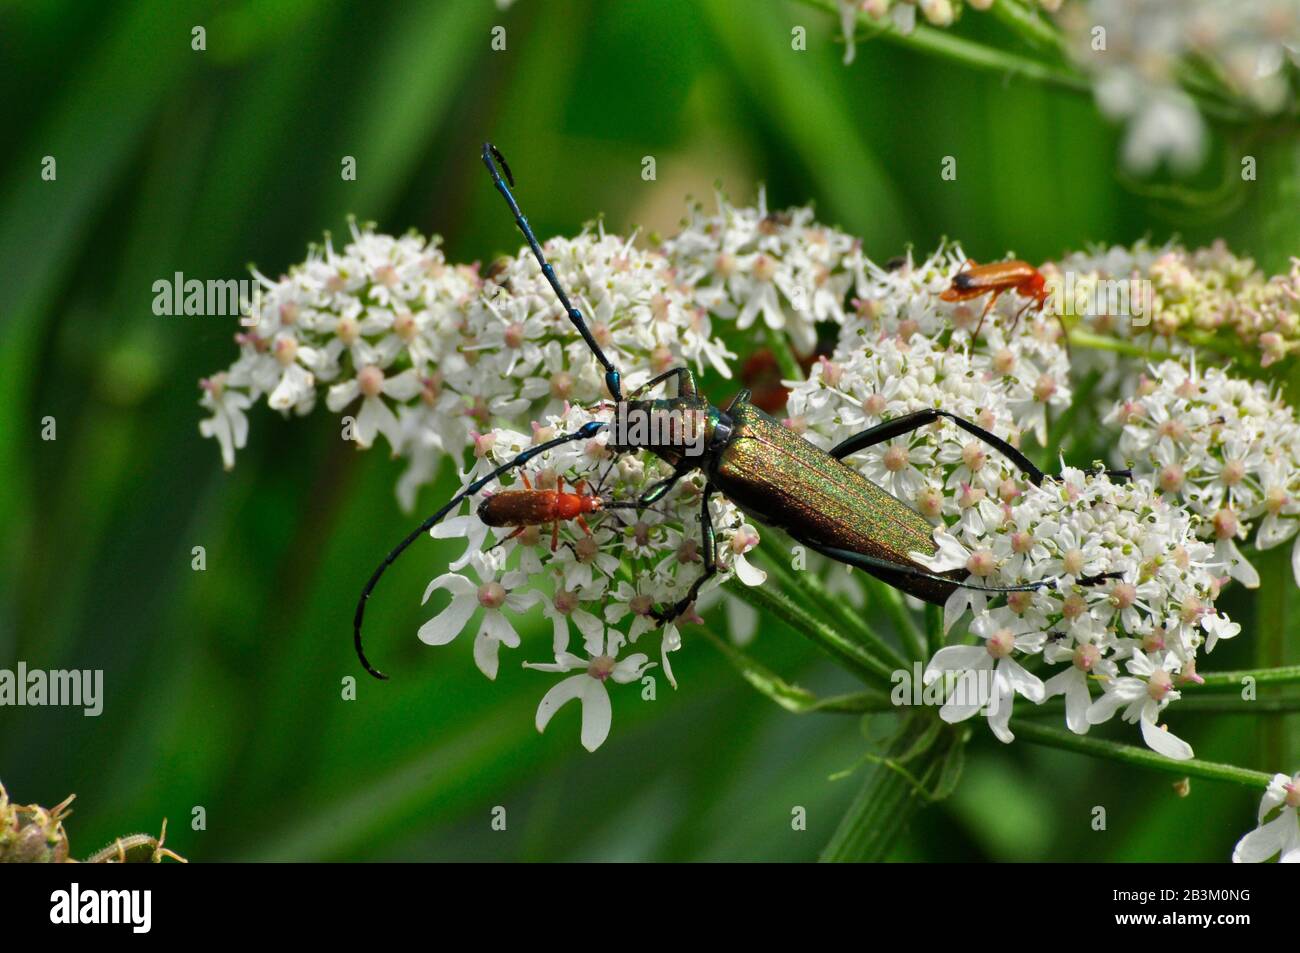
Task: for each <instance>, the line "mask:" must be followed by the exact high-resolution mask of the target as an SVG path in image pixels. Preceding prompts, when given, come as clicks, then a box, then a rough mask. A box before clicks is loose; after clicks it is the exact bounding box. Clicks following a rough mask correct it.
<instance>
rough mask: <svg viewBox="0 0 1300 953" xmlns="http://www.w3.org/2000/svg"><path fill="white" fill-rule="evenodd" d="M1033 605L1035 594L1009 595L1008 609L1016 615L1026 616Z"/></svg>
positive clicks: (1013, 593)
mask: <svg viewBox="0 0 1300 953" xmlns="http://www.w3.org/2000/svg"><path fill="white" fill-rule="evenodd" d="M1033 604H1034V594H1033V593H1032V592H1012V593H1008V595H1007V608H1009V609H1010V610H1011V611H1012V612H1014V613H1015V614H1016V615H1024V614H1025V613H1026V612H1028V611H1029V607H1030V606H1032V605H1033Z"/></svg>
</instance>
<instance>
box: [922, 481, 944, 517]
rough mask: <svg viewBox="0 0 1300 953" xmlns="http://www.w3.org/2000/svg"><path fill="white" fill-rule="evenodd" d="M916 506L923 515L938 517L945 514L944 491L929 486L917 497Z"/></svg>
mask: <svg viewBox="0 0 1300 953" xmlns="http://www.w3.org/2000/svg"><path fill="white" fill-rule="evenodd" d="M916 506H917V508H918V509H919V510H920V511H921V515H922V516H925V517H928V518H929V519H936V518H937V517H939V516H941V515H942V514H943V493H942V492H941V491H940V490H938V489H937V488H935V487H932V486H927V487H926V488H925V489H924V490H922V491H921V494H920V496H918V497H917V498H916Z"/></svg>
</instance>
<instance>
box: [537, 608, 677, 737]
mask: <svg viewBox="0 0 1300 953" xmlns="http://www.w3.org/2000/svg"><path fill="white" fill-rule="evenodd" d="M624 644H625V643H624V639H623V635H622V633H620V632H618V631H617V630H615V629H610V630H609V631H608V633H605V634H602V633H594V634H592V635H588V636H587V637H586V638H585V639H584V645H585V647H586V650H587V654H588V656H589V658H588V659H587V660H585V661H584V660H583V659H581V658H579V657H578V656H576V655H573V654H571V653H569V652H561V653H558V654H557V655H556V657H555V661H554V662H544V663H541V662H525V663H524V667H525V668H532V669H536V670H537V671H540V672H572V671H574V670H575V669H582V670H583V671H582V672H581V673H580V674H578V675H571V676H569V677H568V678H566V679H564V680H563V681H562V682H560V683H559V684H558V685H556V686H555V687H553V688H552V689H551V690H550V691H549V692H547V693H546V694H545V696H543V698H542V702H541V704H540V705H538V706H537V730H538V731H539V732H540V731H545V730H546V726H547V725H548V724H549V723H550V721H551V716H552V715H554V714H555V713H556V712H557V711H558V710H559V709H560V708H562V707H563V706H564V705H565V704H566V703H567V702H570V701H572V700H573V699H575V698H576V699H578V700H579V701H581V703H582V746H583V747H584V748H586V749H587V750H588V751H595V750H596V749H597V748H599V747H600V746H601V745H602V744H604V743H605V739H606V738H607V737H609V726H610V722H611V720H612V717H613V712H612V708H611V705H610V702H609V692H608V690H607V689H606V687H605V683H606V682H607V681H610V680H612V681H614V682H617V683H619V684H620V685H622V684H627V683H628V682H634V681H637V680H638V679H639V678H640V677H641V675H642V674H643V673H644V672H645V670H646V669H647V668H649V667H651V666H652V665H653V664H654V663H653V662H651V661H650V660H649V658H648V657H647V656H646V655H645V653H643V652H635V653H633V654H632V655H629V656H627V657H626V658H624V659H622V660H620V659H619V658H618V655H619V652H621V651H622V649H623V646H624Z"/></svg>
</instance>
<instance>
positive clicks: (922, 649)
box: [866, 576, 930, 662]
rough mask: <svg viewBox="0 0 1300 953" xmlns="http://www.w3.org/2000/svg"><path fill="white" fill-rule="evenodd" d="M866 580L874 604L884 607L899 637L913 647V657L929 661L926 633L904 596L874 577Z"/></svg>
mask: <svg viewBox="0 0 1300 953" xmlns="http://www.w3.org/2000/svg"><path fill="white" fill-rule="evenodd" d="M866 580H867V592H868V594H869V595H870V598H871V599H872V600H873V602H875V603H878V604H880V605H881V606H883V607H884V610H885V613H886V614H887V615H888V616H889V621H890V622H892V623H893V624H894V629H895V631H897V632H898V634H899V637H901V638H902V639H903V640H904V642H906V643H907V645H908V646H910V647H911V650H912V657H913V658H914V659H919V660H920V661H922V662H925V661H928V660H929V658H930V653H929V651H928V650H927V648H926V644H925V633H924V632H922V631H921V627H920V626H918V625H917V624H916V619H915V618H914V617H913V615H912V611H911V610H910V609H908V608H907V603H905V602H904V601H903V594H902V593H900V592H899V591H898V590H897V589H895V588H894V587H893V586H890V585H886V584H885V583H883V582H881V581H880V580H879V579H877V578H875V577H874V576H867V577H866Z"/></svg>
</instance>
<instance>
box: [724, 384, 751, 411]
mask: <svg viewBox="0 0 1300 953" xmlns="http://www.w3.org/2000/svg"><path fill="white" fill-rule="evenodd" d="M753 394H754V392H753V391H752V390H750V389H749V388H748V387H746V388H745V389H744V390H742V391H741V392H740V393H739V394H737V395H736V396H735V397H733V398H731V401H730V402H729V403H728V404H727V406H726V407H725V408H724V409H723V411H722V412H723V413H724V414H729V413H731V408H733V407H735V406H736V405H737V404H747V403H749V398H750V397H752V396H753Z"/></svg>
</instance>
